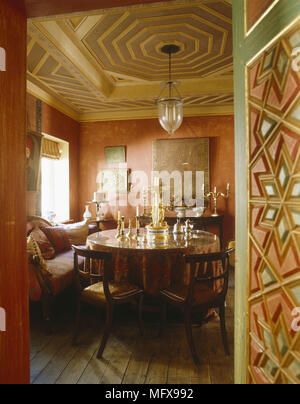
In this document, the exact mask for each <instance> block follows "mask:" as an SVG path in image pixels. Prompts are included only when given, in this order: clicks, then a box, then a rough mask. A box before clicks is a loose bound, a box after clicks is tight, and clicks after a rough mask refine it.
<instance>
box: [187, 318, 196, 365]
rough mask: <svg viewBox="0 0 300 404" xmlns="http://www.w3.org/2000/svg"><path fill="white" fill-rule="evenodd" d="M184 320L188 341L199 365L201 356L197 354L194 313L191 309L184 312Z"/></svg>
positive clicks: (194, 358) (194, 359)
mask: <svg viewBox="0 0 300 404" xmlns="http://www.w3.org/2000/svg"><path fill="white" fill-rule="evenodd" d="M184 322H185V332H186V337H187V342H188V345H189V348H190V351H191V354H192V357H193V361H194V363H195V365H196V366H198V365H199V358H198V355H197V350H196V346H195V342H194V338H193V332H192V313H191V311H190V310H186V311H185V312H184Z"/></svg>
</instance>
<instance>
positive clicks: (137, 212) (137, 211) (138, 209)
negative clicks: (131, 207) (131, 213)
mask: <svg viewBox="0 0 300 404" xmlns="http://www.w3.org/2000/svg"><path fill="white" fill-rule="evenodd" d="M136 216H137V217H139V216H140V208H139V207H138V206H137V207H136Z"/></svg>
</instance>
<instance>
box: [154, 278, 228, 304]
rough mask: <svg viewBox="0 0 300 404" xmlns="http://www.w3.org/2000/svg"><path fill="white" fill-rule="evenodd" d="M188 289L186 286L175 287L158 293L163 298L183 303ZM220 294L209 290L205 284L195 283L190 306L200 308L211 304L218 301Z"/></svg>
mask: <svg viewBox="0 0 300 404" xmlns="http://www.w3.org/2000/svg"><path fill="white" fill-rule="evenodd" d="M188 290H189V287H188V286H186V285H176V286H173V287H170V288H168V289H165V290H162V291H161V292H160V293H161V294H162V295H163V296H166V297H169V298H171V299H172V300H177V301H178V302H180V303H184V302H185V300H186V299H187V296H188ZM219 297H220V294H219V293H218V292H215V291H214V290H213V289H211V288H209V287H208V286H206V285H205V284H202V283H197V284H196V285H195V286H194V290H193V298H192V306H201V305H206V304H211V303H213V302H215V301H218V298H219Z"/></svg>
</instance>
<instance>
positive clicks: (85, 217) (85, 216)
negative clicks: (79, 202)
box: [83, 205, 92, 221]
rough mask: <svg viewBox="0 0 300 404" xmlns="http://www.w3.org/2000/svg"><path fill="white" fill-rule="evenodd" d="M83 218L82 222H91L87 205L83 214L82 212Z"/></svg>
mask: <svg viewBox="0 0 300 404" xmlns="http://www.w3.org/2000/svg"><path fill="white" fill-rule="evenodd" d="M83 218H84V220H87V221H88V220H91V218H92V214H91V212H90V211H89V205H86V206H85V212H84V214H83Z"/></svg>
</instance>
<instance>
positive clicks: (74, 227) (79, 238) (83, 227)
mask: <svg viewBox="0 0 300 404" xmlns="http://www.w3.org/2000/svg"><path fill="white" fill-rule="evenodd" d="M63 228H64V230H65V231H66V233H67V235H68V236H69V239H70V242H71V244H73V245H85V244H86V239H87V236H88V234H89V225H88V222H87V221H83V222H78V223H74V224H66V225H64V226H63Z"/></svg>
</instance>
